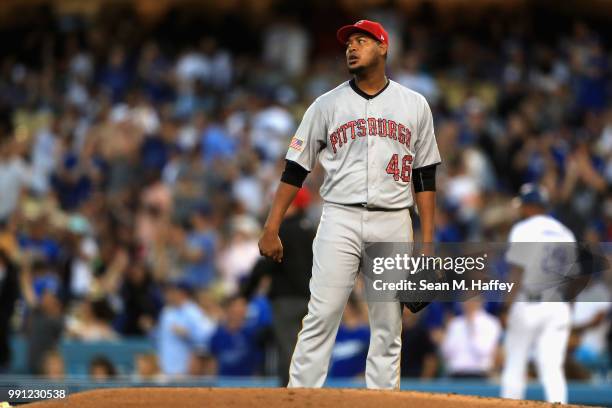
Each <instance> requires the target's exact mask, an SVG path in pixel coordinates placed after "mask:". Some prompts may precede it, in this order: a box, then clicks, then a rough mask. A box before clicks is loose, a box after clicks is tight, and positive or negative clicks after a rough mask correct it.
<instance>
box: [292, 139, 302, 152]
mask: <svg viewBox="0 0 612 408" xmlns="http://www.w3.org/2000/svg"><path fill="white" fill-rule="evenodd" d="M289 147H291V148H292V149H295V150H297V151H298V152H301V151H302V150H304V142H303V141H302V140H300V139H298V138H297V137H295V136H294V137H293V138H292V139H291V143H289Z"/></svg>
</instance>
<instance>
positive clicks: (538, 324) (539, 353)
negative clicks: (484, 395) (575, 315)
mask: <svg viewBox="0 0 612 408" xmlns="http://www.w3.org/2000/svg"><path fill="white" fill-rule="evenodd" d="M570 312H571V311H570V305H569V304H568V303H565V302H541V303H528V302H517V303H514V304H513V305H512V307H511V308H510V312H509V315H508V330H507V332H506V339H505V342H504V353H505V364H504V370H503V372H502V378H501V388H502V391H501V396H502V398H514V399H523V398H524V397H525V387H526V385H527V364H528V362H529V358H530V352H531V351H533V352H534V354H535V363H536V369H537V372H538V378H539V380H540V382H541V384H542V386H543V387H544V394H545V397H546V400H547V401H548V402H560V403H563V404H566V403H567V383H566V380H565V374H564V372H563V363H564V362H565V353H566V350H567V342H568V339H569V334H570Z"/></svg>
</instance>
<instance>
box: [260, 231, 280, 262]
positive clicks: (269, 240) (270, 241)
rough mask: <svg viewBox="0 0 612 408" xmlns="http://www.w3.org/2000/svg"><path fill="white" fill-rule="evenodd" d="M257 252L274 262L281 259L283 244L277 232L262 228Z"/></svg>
mask: <svg viewBox="0 0 612 408" xmlns="http://www.w3.org/2000/svg"><path fill="white" fill-rule="evenodd" d="M259 253H260V254H261V255H263V256H265V257H267V258H270V259H272V260H273V261H275V262H281V261H282V260H283V244H282V243H281V240H280V238H279V237H278V233H277V232H275V231H269V230H264V232H263V234H261V238H259Z"/></svg>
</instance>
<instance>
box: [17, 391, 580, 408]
mask: <svg viewBox="0 0 612 408" xmlns="http://www.w3.org/2000/svg"><path fill="white" fill-rule="evenodd" d="M500 406H501V407H508V408H513V407H521V408H527V407H545V406H548V407H550V406H551V404H546V403H543V402H533V401H516V400H504V399H499V398H484V397H472V396H464V395H455V394H430V393H425V392H414V391H377V390H356V389H333V388H324V389H285V388H119V389H117V388H114V389H103V390H95V391H87V392H81V393H76V394H73V395H71V396H69V397H68V398H67V399H65V400H54V401H47V402H37V403H34V404H30V405H27V407H28V408H65V407H70V408H102V407H104V408H106V407H111V408H150V407H156V408H192V407H193V408H196V407H197V408H201V407H236V408H238V407H253V408H255V407H257V408H262V407H263V408H275V407H296V408H301V407H308V408H366V407H389V408H398V407H410V408H414V407H430V408H450V407H453V408H462V407H465V408H468V407H469V408H472V407H479V408H485V407H486V408H488V407H491V408H494V407H500ZM561 406H562V405H557V404H555V408H558V407H561ZM568 407H569V405H568Z"/></svg>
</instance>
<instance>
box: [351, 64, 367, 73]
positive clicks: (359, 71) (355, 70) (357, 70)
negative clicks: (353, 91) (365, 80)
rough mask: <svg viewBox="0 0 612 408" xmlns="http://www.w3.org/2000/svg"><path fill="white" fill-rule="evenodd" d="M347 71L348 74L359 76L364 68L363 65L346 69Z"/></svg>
mask: <svg viewBox="0 0 612 408" xmlns="http://www.w3.org/2000/svg"><path fill="white" fill-rule="evenodd" d="M346 68H347V69H348V72H349V74H351V75H358V74H361V73H362V72H363V71H365V69H366V67H365V66H363V65H358V66H356V67H352V68H351V67H349V66H347V67H346Z"/></svg>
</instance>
